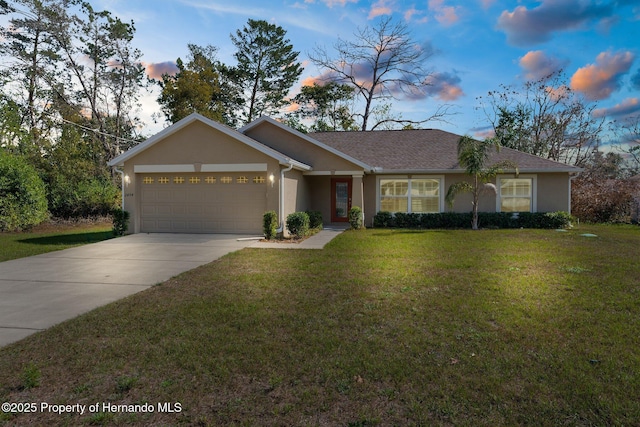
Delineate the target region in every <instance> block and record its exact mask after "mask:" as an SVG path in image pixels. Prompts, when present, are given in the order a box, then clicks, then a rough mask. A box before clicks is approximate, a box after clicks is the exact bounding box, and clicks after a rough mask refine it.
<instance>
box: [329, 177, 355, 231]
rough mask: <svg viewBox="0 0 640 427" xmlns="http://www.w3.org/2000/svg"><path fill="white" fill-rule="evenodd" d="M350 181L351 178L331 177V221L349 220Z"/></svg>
mask: <svg viewBox="0 0 640 427" xmlns="http://www.w3.org/2000/svg"><path fill="white" fill-rule="evenodd" d="M351 183H352V179H351V178H333V179H331V222H348V221H349V209H351Z"/></svg>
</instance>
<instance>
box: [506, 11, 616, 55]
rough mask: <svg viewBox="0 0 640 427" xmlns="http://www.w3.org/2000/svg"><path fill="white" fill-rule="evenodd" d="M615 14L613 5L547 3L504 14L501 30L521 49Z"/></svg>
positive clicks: (510, 41)
mask: <svg viewBox="0 0 640 427" xmlns="http://www.w3.org/2000/svg"><path fill="white" fill-rule="evenodd" d="M612 14H613V6H612V5H611V4H601V3H599V2H587V1H583V0H543V1H542V2H540V5H538V6H537V7H535V8H533V9H527V8H526V7H525V6H518V7H516V8H515V9H514V10H513V12H509V11H507V10H505V11H503V12H502V14H501V15H500V17H499V18H498V25H497V26H498V28H499V29H501V30H502V31H504V32H505V33H506V34H507V40H508V41H509V43H511V44H514V45H519V46H524V45H531V44H535V43H540V42H544V41H547V40H549V39H550V38H551V33H553V32H554V31H566V30H570V29H575V28H578V27H580V26H583V25H584V24H586V23H588V22H591V21H594V20H597V21H600V20H602V19H606V18H608V17H610V16H612Z"/></svg>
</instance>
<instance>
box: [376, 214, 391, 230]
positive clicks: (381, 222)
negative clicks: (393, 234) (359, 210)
mask: <svg viewBox="0 0 640 427" xmlns="http://www.w3.org/2000/svg"><path fill="white" fill-rule="evenodd" d="M373 226H374V227H376V228H389V227H393V226H394V224H393V214H392V213H391V212H387V211H380V212H378V213H377V214H375V216H374V217H373Z"/></svg>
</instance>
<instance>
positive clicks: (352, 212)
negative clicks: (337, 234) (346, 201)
mask: <svg viewBox="0 0 640 427" xmlns="http://www.w3.org/2000/svg"><path fill="white" fill-rule="evenodd" d="M349 224H350V225H351V228H353V229H354V230H360V229H361V228H363V225H362V209H360V207H359V206H354V207H352V208H351V209H349Z"/></svg>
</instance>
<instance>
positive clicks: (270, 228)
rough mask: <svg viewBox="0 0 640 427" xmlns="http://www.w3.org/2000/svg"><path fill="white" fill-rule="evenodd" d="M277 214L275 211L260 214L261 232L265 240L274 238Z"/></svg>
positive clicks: (276, 228)
mask: <svg viewBox="0 0 640 427" xmlns="http://www.w3.org/2000/svg"><path fill="white" fill-rule="evenodd" d="M277 230H278V214H277V213H276V211H268V212H265V213H264V215H263V216H262V232H263V233H264V237H265V239H267V240H271V239H274V238H275V237H276V233H277V232H278V231H277Z"/></svg>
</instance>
